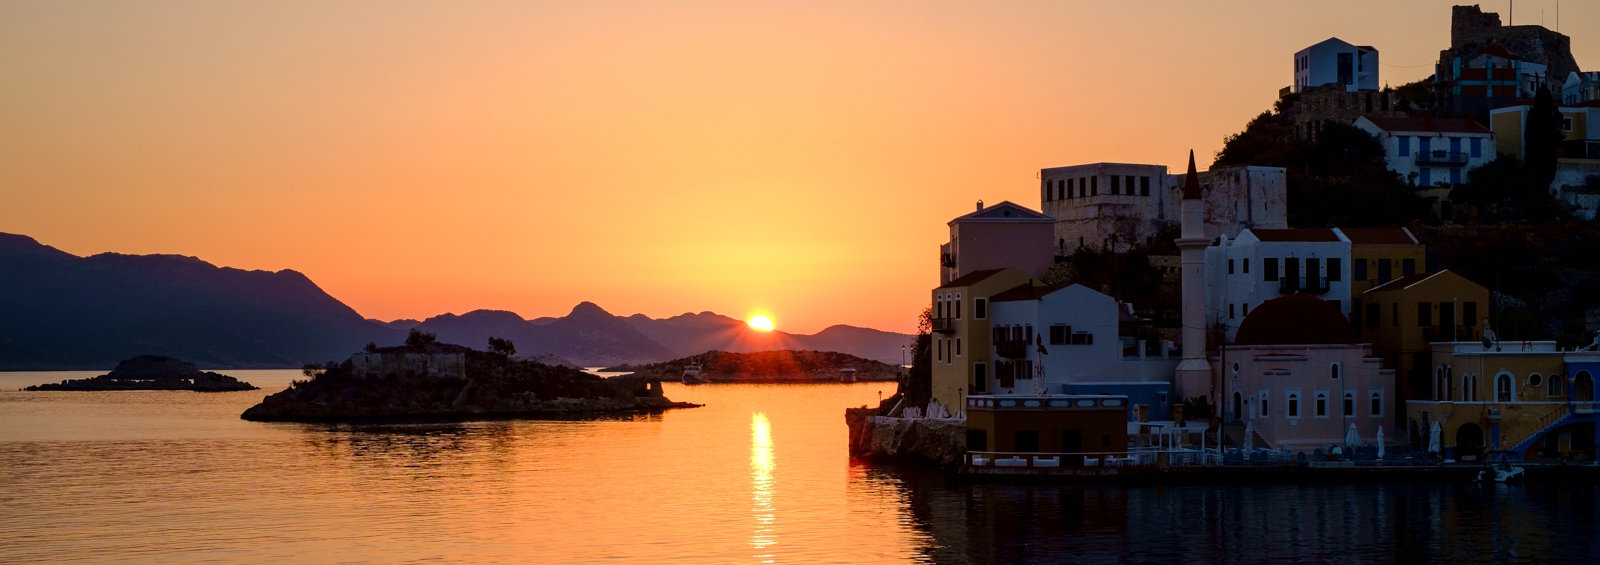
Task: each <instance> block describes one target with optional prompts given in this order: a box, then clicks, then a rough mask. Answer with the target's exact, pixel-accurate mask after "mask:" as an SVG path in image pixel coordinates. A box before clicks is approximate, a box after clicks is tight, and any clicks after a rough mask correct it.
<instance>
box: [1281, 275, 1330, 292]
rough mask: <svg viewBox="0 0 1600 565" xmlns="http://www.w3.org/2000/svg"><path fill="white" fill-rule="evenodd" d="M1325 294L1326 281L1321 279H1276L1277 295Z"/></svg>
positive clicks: (1326, 289)
mask: <svg viewBox="0 0 1600 565" xmlns="http://www.w3.org/2000/svg"><path fill="white" fill-rule="evenodd" d="M1296 292H1298V293H1302V294H1326V293H1327V292H1328V279H1326V278H1323V277H1305V278H1301V277H1293V276H1290V277H1282V278H1280V279H1278V293H1279V294H1294V293H1296Z"/></svg>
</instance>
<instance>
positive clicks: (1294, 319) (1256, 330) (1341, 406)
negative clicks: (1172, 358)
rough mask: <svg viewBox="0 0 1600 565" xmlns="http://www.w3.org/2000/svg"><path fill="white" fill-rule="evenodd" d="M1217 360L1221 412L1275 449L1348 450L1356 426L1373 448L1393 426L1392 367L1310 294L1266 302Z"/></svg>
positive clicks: (1391, 436) (1391, 434)
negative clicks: (1380, 434) (1380, 433)
mask: <svg viewBox="0 0 1600 565" xmlns="http://www.w3.org/2000/svg"><path fill="white" fill-rule="evenodd" d="M1212 362H1213V363H1215V367H1216V368H1217V369H1218V370H1220V372H1221V374H1222V382H1223V386H1224V389H1225V391H1224V406H1223V410H1224V415H1225V418H1226V419H1227V420H1229V421H1230V422H1236V423H1240V424H1249V425H1250V426H1251V427H1253V428H1254V429H1255V431H1256V433H1257V434H1258V437H1259V438H1260V439H1262V440H1265V441H1266V443H1267V445H1265V446H1260V445H1259V444H1258V446H1260V447H1268V448H1271V449H1288V450H1291V451H1304V452H1307V453H1310V452H1311V451H1312V450H1313V449H1316V448H1319V447H1320V448H1327V447H1331V446H1334V445H1341V446H1342V445H1345V443H1346V442H1345V438H1346V435H1347V434H1348V432H1349V430H1350V426H1351V425H1352V424H1354V425H1355V428H1356V432H1357V434H1358V435H1359V436H1360V443H1361V444H1363V445H1371V444H1372V442H1373V441H1374V439H1375V438H1376V436H1377V434H1378V430H1379V428H1380V427H1381V426H1383V425H1384V424H1385V423H1388V424H1389V428H1388V429H1386V430H1384V433H1385V434H1386V435H1385V442H1384V443H1386V444H1389V445H1393V444H1395V443H1396V442H1395V440H1396V435H1395V434H1396V432H1397V431H1399V430H1396V429H1394V414H1393V413H1392V412H1391V411H1392V410H1395V409H1396V408H1395V406H1394V398H1395V395H1394V370H1393V369H1383V368H1382V366H1383V360H1382V359H1381V358H1379V357H1374V356H1373V355H1372V345H1371V344H1368V343H1360V338H1359V337H1358V336H1357V335H1356V334H1355V332H1354V331H1353V330H1351V329H1350V322H1349V321H1348V320H1346V319H1345V317H1344V314H1342V313H1340V312H1339V309H1338V307H1336V306H1334V305H1332V304H1329V303H1328V302H1325V301H1323V300H1320V299H1317V298H1316V297H1313V296H1310V295H1305V294H1290V295H1286V296H1282V297H1279V298H1274V299H1272V300H1268V301H1266V302H1263V303H1261V305H1260V306H1258V307H1256V308H1254V309H1252V310H1250V314H1249V315H1248V316H1245V318H1244V321H1243V322H1242V323H1240V325H1239V332H1238V334H1237V337H1236V339H1235V341H1234V344H1233V345H1229V346H1226V347H1224V348H1223V349H1222V355H1221V357H1213V358H1212Z"/></svg>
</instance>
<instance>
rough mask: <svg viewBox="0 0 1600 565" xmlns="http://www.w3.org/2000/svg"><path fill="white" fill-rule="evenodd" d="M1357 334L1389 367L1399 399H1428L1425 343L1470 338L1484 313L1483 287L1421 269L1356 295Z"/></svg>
mask: <svg viewBox="0 0 1600 565" xmlns="http://www.w3.org/2000/svg"><path fill="white" fill-rule="evenodd" d="M1358 304H1363V308H1364V309H1365V310H1366V311H1365V312H1364V313H1363V315H1362V322H1363V323H1362V325H1361V328H1360V331H1361V338H1362V339H1363V340H1365V341H1370V342H1371V343H1372V354H1373V355H1375V356H1378V357H1382V358H1383V359H1384V366H1386V367H1389V368H1392V369H1394V370H1395V376H1396V378H1397V379H1398V380H1399V383H1397V384H1398V385H1399V387H1398V389H1397V390H1398V393H1399V395H1400V399H1401V400H1402V401H1409V400H1425V399H1429V398H1432V397H1433V395H1434V393H1433V390H1432V389H1433V383H1432V382H1431V381H1430V380H1429V378H1428V375H1429V370H1430V369H1431V368H1432V367H1433V366H1434V365H1435V363H1434V362H1433V361H1432V360H1431V359H1430V355H1431V352H1432V350H1431V348H1430V347H1429V346H1428V344H1429V343H1433V342H1440V341H1443V342H1454V341H1474V340H1477V339H1478V337H1479V336H1480V335H1481V334H1480V332H1481V331H1482V324H1483V319H1484V318H1486V317H1488V316H1489V289H1487V288H1484V287H1483V286H1482V285H1479V284H1478V283H1475V282H1472V281H1470V280H1467V278H1466V277H1463V276H1461V275H1458V274H1456V273H1453V272H1450V271H1439V272H1437V273H1421V274H1415V275H1411V276H1408V277H1401V278H1399V279H1397V280H1393V281H1390V282H1388V283H1386V284H1382V285H1378V286H1376V287H1373V288H1371V289H1369V290H1367V291H1366V292H1365V293H1363V294H1362V296H1361V299H1360V301H1359V302H1358Z"/></svg>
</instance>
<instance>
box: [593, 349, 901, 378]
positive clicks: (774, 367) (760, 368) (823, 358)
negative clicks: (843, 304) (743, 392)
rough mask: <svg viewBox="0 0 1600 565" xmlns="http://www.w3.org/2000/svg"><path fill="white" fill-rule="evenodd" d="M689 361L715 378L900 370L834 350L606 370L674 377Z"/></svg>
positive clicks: (868, 374)
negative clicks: (846, 368)
mask: <svg viewBox="0 0 1600 565" xmlns="http://www.w3.org/2000/svg"><path fill="white" fill-rule="evenodd" d="M689 365H699V366H700V367H701V373H702V374H703V375H704V376H706V377H708V378H710V379H711V381H712V382H743V383H749V382H819V381H820V382H827V381H837V380H839V376H840V374H841V373H840V371H841V370H842V369H844V368H845V367H850V368H852V369H855V370H856V375H855V376H856V380H858V381H892V380H895V379H896V378H898V376H899V374H900V370H899V368H898V367H895V366H894V365H889V364H887V363H879V362H877V361H872V360H870V359H862V358H860V357H856V356H854V355H847V354H844V353H836V352H832V351H760V352H755V353H730V352H726V351H708V352H705V353H701V354H699V355H691V356H688V357H684V358H681V359H673V360H671V361H666V362H662V363H652V364H649V365H643V366H635V367H608V368H607V369H605V370H607V371H632V375H630V376H635V377H647V378H659V379H666V380H673V379H679V378H682V377H683V369H684V367H687V366H689Z"/></svg>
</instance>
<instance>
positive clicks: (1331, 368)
mask: <svg viewBox="0 0 1600 565" xmlns="http://www.w3.org/2000/svg"><path fill="white" fill-rule="evenodd" d="M1340 369H1341V367H1340V366H1339V364H1338V363H1333V364H1330V365H1328V378H1330V379H1333V380H1336V381H1337V380H1339V370H1340Z"/></svg>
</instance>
